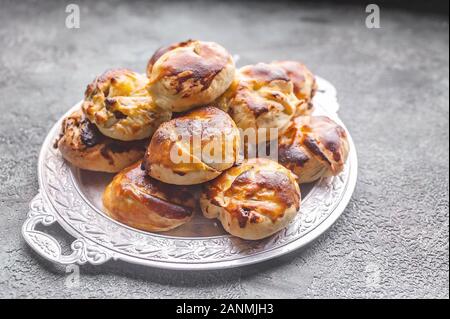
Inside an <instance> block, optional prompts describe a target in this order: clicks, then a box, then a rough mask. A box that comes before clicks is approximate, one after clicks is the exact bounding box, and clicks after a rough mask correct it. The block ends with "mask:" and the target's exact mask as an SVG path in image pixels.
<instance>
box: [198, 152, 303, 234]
mask: <svg viewBox="0 0 450 319" xmlns="http://www.w3.org/2000/svg"><path fill="white" fill-rule="evenodd" d="M270 162H272V161H269V160H267V159H263V158H259V159H251V160H248V161H246V162H244V163H243V164H241V165H240V166H236V167H233V168H231V169H229V170H228V171H226V172H225V173H224V174H222V175H221V176H219V177H218V178H217V179H215V180H214V181H212V182H210V183H209V184H207V185H205V189H204V192H205V194H206V197H207V198H208V199H209V200H211V203H212V204H213V205H216V206H221V207H224V208H225V209H226V211H227V212H228V213H229V214H230V215H232V216H233V217H234V218H236V220H237V221H238V223H239V226H240V227H241V228H244V227H245V225H246V224H247V222H250V223H258V222H260V221H261V217H262V216H265V217H268V218H270V219H271V220H272V222H274V223H275V222H276V221H277V220H278V219H281V218H282V217H283V216H284V212H285V210H286V209H287V208H289V207H292V206H294V207H295V208H296V209H297V210H298V209H299V207H300V193H299V192H298V191H297V188H296V186H295V182H294V181H293V180H292V179H290V178H289V176H288V175H287V174H286V173H289V172H287V171H283V170H279V169H278V170H277V166H279V165H278V164H277V163H275V162H272V163H270ZM229 179H233V181H232V183H231V185H230V187H229V188H228V189H224V185H227V180H229ZM219 196H224V197H227V198H228V200H227V202H226V203H224V202H223V201H222V200H221V199H220V198H219Z"/></svg>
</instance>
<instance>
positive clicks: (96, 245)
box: [22, 77, 357, 270]
mask: <svg viewBox="0 0 450 319" xmlns="http://www.w3.org/2000/svg"><path fill="white" fill-rule="evenodd" d="M318 82H319V89H320V88H322V86H323V87H325V88H327V89H328V90H329V91H328V93H326V92H325V94H323V95H322V96H321V98H322V100H323V99H325V103H328V102H329V103H330V104H332V103H333V102H334V103H335V104H333V105H332V106H331V110H330V109H329V110H328V111H327V112H325V113H326V114H327V115H329V116H331V117H332V118H333V119H335V120H337V121H338V122H339V123H340V124H342V125H343V126H344V128H345V125H344V124H343V123H342V121H340V119H339V118H338V117H337V114H336V113H334V112H335V111H337V108H338V104H337V101H336V91H335V89H334V87H333V86H332V85H331V84H330V83H329V82H327V81H326V80H324V79H322V78H319V77H318ZM325 91H326V90H325ZM323 102H324V101H322V103H323ZM77 105H78V104H77ZM77 105H75V106H74V107H73V108H71V110H69V111H68V112H67V113H66V114H65V115H64V116H67V115H68V114H69V113H70V112H71V111H72V110H73V109H74V108H76V107H77ZM327 107H328V106H327ZM333 108H334V109H333ZM64 116H63V117H62V118H61V119H60V120H58V122H57V123H56V124H55V125H54V126H53V127H52V129H51V130H50V132H49V134H48V135H47V137H46V139H45V141H44V143H43V146H42V149H41V152H40V155H39V163H38V177H39V186H40V193H41V195H40V196H42V197H43V206H44V210H47V211H46V212H47V213H48V214H49V215H53V216H54V220H55V221H57V222H58V223H59V224H60V225H61V226H62V227H63V228H64V229H65V230H66V231H67V232H68V233H69V234H71V235H72V236H74V237H75V238H77V239H76V240H75V242H74V243H73V245H72V246H73V247H72V248H73V250H74V254H73V255H74V257H73V258H72V259H70V258H65V257H66V256H57V258H53V257H51V256H49V254H46V253H45V252H43V251H42V249H41V251H39V250H40V247H39V245H38V244H39V243H37V244H36V243H33V242H32V240H31V239H30V237H31V236H30V234H32V233H33V234H34V235H35V233H36V232H35V230H34V224H33V225H31V226H30V223H31V221H30V220H32V219H33V218H34V219H33V221H34V223H37V222H38V220H37V219H36V214H37V213H36V212H32V211H30V214H29V219H28V220H27V222H26V223H25V224H24V227H23V231H22V232H23V235H24V238H25V239H26V240H27V242H28V243H29V244H30V245H31V246H32V247H33V248H34V249H35V250H37V251H38V253H40V254H41V255H42V256H43V257H44V258H47V259H49V260H52V261H54V262H61V263H64V262H67V263H68V262H78V263H85V262H90V263H93V264H100V263H103V262H105V261H107V260H109V259H120V260H124V261H127V262H131V263H135V264H140V265H146V266H153V267H159V268H166V269H179V270H201V269H220V268H229V267H237V266H243V265H248V264H253V263H257V262H261V261H264V260H268V259H272V258H275V257H278V256H281V255H283V254H286V253H289V252H291V251H293V250H295V249H298V248H300V247H303V246H305V245H307V244H309V243H310V242H311V241H313V240H314V239H315V238H317V237H318V236H320V235H321V234H322V233H323V232H324V231H325V230H327V229H328V228H329V227H330V226H331V225H332V224H333V223H334V222H335V221H336V220H337V218H338V217H339V216H340V215H341V213H342V212H343V211H344V209H345V207H346V206H347V204H348V202H349V200H350V198H351V195H352V193H353V190H354V188H355V185H356V179H357V155H356V149H355V145H354V143H353V140H352V138H351V135H350V134H349V143H350V148H351V151H350V154H349V159H348V161H347V164H346V169H345V171H344V172H343V173H342V174H341V176H338V177H334V178H332V179H330V183H329V184H326V183H327V182H326V181H325V180H322V181H321V182H320V183H321V184H320V185H322V184H323V185H322V186H324V185H325V184H326V187H328V188H333V187H334V182H335V181H336V180H338V179H341V178H344V177H345V181H342V182H343V183H344V186H343V188H344V189H343V190H342V192H341V193H339V194H340V196H339V198H332V203H331V204H332V206H331V207H332V208H331V209H329V210H328V211H327V212H328V214H327V215H326V216H325V217H324V219H323V220H319V222H318V223H317V224H313V227H312V229H310V230H307V231H306V233H305V234H300V230H301V226H302V224H301V223H300V218H297V219H296V220H295V221H294V222H293V224H294V223H295V224H296V225H297V224H298V229H293V230H294V232H295V233H297V232H298V234H299V235H298V234H296V235H294V236H296V237H294V238H293V239H291V240H288V241H287V242H283V241H282V240H283V239H285V238H289V237H287V236H288V235H286V237H285V238H283V236H284V234H286V233H287V232H288V231H289V229H290V228H293V227H294V225H292V227H290V226H288V228H287V229H285V230H283V231H281V232H280V233H278V234H277V235H274V236H273V238H274V239H273V242H274V243H276V242H277V240H278V239H279V238H281V239H280V242H281V244H280V246H274V247H265V246H264V245H268V246H269V244H270V243H271V241H272V237H271V238H269V239H267V240H263V241H259V242H264V243H266V244H261V245H262V246H264V247H263V248H261V249H262V250H260V251H258V248H259V247H258V245H259V242H256V243H255V242H248V241H243V240H240V239H236V238H234V237H232V236H229V235H222V236H220V235H219V236H211V237H201V238H196V237H183V238H180V237H173V236H165V235H164V234H151V233H148V232H143V231H140V230H136V229H133V228H131V227H128V226H125V225H122V224H120V223H118V222H116V221H114V220H112V219H111V218H110V217H108V216H106V215H105V214H102V213H100V214H101V218H106V219H108V220H109V221H108V223H114V225H115V226H114V227H116V228H118V229H119V230H123V231H124V232H130V233H133V234H134V233H139V236H143V237H144V238H145V237H147V238H151V239H152V240H154V238H157V239H158V240H160V241H162V242H163V241H174V243H175V246H174V247H169V248H171V249H172V250H174V251H178V248H181V249H182V248H183V245H181V246H179V247H178V246H177V243H185V242H189V241H191V242H194V243H195V242H197V241H201V242H203V241H207V240H210V241H211V245H212V244H213V242H214V241H216V240H217V241H220V240H224V242H226V241H228V242H229V243H232V244H233V245H234V246H233V247H224V249H231V250H233V249H234V248H235V247H238V246H239V245H247V246H246V247H248V249H249V250H251V249H255V251H254V252H252V253H251V254H250V255H247V254H245V253H240V252H241V251H239V253H235V255H232V253H230V256H231V257H230V256H228V257H226V258H227V259H225V260H221V258H220V257H219V258H218V259H216V260H214V259H212V260H208V259H207V258H210V257H211V256H212V255H216V254H219V255H220V253H214V254H211V255H208V256H206V260H202V259H203V257H202V256H200V260H189V259H183V256H181V257H179V256H178V257H177V256H175V257H171V256H170V255H168V257H167V256H163V257H161V256H159V259H155V258H150V257H148V256H136V254H132V253H129V252H125V251H119V250H117V248H115V249H114V248H111V246H108V245H107V244H105V243H103V242H101V241H100V240H99V239H98V238H94V237H93V236H87V235H86V233H83V232H82V231H80V229H77V228H76V227H75V226H74V222H73V221H70V220H67V219H66V218H65V216H64V211H60V210H61V208H58V207H56V202H55V201H52V196H51V194H49V190H48V189H47V187H48V185H46V181H45V180H44V172H45V169H46V167H47V166H46V165H45V162H46V159H47V157H48V153H49V152H51V150H50V149H49V148H50V147H52V144H53V138H54V137H55V134H57V133H58V132H57V131H58V130H59V126H60V123H61V121H62V119H63V118H64ZM346 130H347V129H346ZM347 132H348V130H347ZM53 152H55V151H53ZM55 156H57V155H55ZM61 160H62V159H61ZM61 165H62V166H63V169H65V170H66V173H67V170H68V172H69V173H68V174H69V175H70V176H69V178H70V180H71V183H72V186H73V188H74V190H75V191H76V193H77V194H78V196H79V197H80V198H81V199H82V200H83V201H84V204H85V205H87V206H89V207H90V208H91V210H94V211H96V210H95V209H93V207H94V206H93V205H92V204H91V203H88V202H87V201H86V198H85V197H84V196H83V194H82V193H81V192H80V191H79V189H78V185H76V183H75V182H74V180H73V176H72V169H71V168H70V165H68V164H66V163H62V164H61ZM48 169H49V168H48V167H47V170H48ZM66 177H67V176H66ZM317 185H319V183H318V184H317ZM320 185H319V186H320ZM319 186H317V187H316V186H315V187H314V188H313V189H312V191H311V193H313V192H317V191H322V192H323V190H322V189H318V187H319ZM69 188H70V187H69ZM327 194H328V193H325V194H322V195H327ZM308 195H309V194H308ZM308 197H309V196H308ZM37 200H39V198H38V199H37ZM53 200H55V199H54V198H53ZM305 200H306V198H305ZM305 202H306V201H305ZM305 202H304V204H305ZM81 204H83V203H81ZM303 206H305V205H303ZM48 210H50V211H51V212H49V211H48ZM302 213H304V212H302ZM80 214H81V212H80ZM95 214H96V215H99V213H98V212H95ZM306 215H307V214H306ZM45 216H47V215H45ZM302 217H303V216H302ZM319 217H322V216H319ZM96 218H98V216H96ZM305 218H307V216H306V217H305ZM315 218H317V216H315ZM41 222H42V221H41ZM52 222H53V221H52ZM42 223H43V224H44V225H45V223H44V222H42ZM50 223H51V222H49V223H48V224H50ZM26 226H27V227H26ZM82 226H83V227H85V226H86V225H83V224H82ZM114 227H113V228H114ZM41 234H42V233H41ZM105 235H107V236H109V237H110V238H109V239H110V241H111V242H112V240H113V239H112V236H113V234H105ZM290 236H291V235H290ZM224 238H226V240H225V239H224ZM46 240H47V239H46ZM234 241H236V242H237V244H236V245H235V244H234ZM150 242H151V241H150ZM129 246H133V244H129ZM194 246H195V245H194ZM151 247H153V246H151ZM219 247H220V246H219ZM188 248H189V246H188ZM201 248H204V250H207V249H208V248H207V247H200V252H201V251H202V249H201ZM238 248H239V247H238ZM56 250H57V249H56ZM159 250H161V249H159ZM187 250H188V252H187V254H189V253H191V254H194V253H195V252H189V249H187ZM92 251H94V252H98V253H99V254H101V255H102V256H103V257H102V258H99V259H97V260H96V259H95V258H93V257H92V256H95V254H93V253H92ZM224 251H225V250H224ZM242 251H243V252H245V247H244V249H243V250H242ZM75 252H76V253H77V254H75ZM219 252H220V251H219ZM89 256H91V257H92V258H89ZM64 258H65V259H64ZM164 258H167V259H166V260H164ZM177 258H178V260H177ZM97 261H98V262H97Z"/></svg>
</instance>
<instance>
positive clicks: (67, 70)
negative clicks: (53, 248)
mask: <svg viewBox="0 0 450 319" xmlns="http://www.w3.org/2000/svg"><path fill="white" fill-rule="evenodd" d="M72 2H76V3H79V4H80V7H81V28H80V29H72V30H69V29H66V28H65V27H64V22H65V17H66V14H65V12H64V10H65V4H64V3H58V2H45V1H39V2H38V1H34V2H28V3H27V2H22V1H21V3H20V4H19V3H17V1H6V2H5V1H0V21H1V27H0V48H1V49H0V243H1V246H0V297H162V298H164V297H188V298H190V297H211V296H214V297H268V298H271V297H339V298H344V297H400V298H412V297H430V298H433V297H446V298H448V296H449V251H448V249H449V246H448V240H449V233H448V227H449V215H448V212H449V189H448V187H449V177H448V173H449V163H448V161H449V128H448V125H449V118H448V117H449V57H448V51H449V24H448V13H447V15H445V14H444V15H442V14H437V13H433V12H431V11H433V10H431V11H430V6H429V7H428V10H420V8H419V10H402V9H396V8H394V7H391V8H385V7H384V6H383V5H382V7H381V29H378V30H375V29H367V28H366V27H365V24H364V20H365V16H366V14H365V11H364V6H362V5H360V4H347V5H339V6H331V5H329V4H326V3H321V4H315V5H313V4H295V3H280V2H279V1H276V2H275V3H273V4H271V3H270V2H264V3H259V4H258V3H255V2H245V4H240V3H238V2H232V3H231V4H220V3H211V2H198V1H189V2H188V3H186V4H184V3H177V2H170V3H167V4H164V3H162V2H161V3H159V2H153V3H151V4H149V3H143V2H131V3H128V4H125V3H118V2H104V1H100V2H96V3H84V2H79V1H72ZM447 6H448V4H447ZM416 9H417V8H416ZM187 38H199V39H205V40H213V41H217V42H219V43H221V44H222V45H224V46H225V47H226V48H228V49H229V51H230V52H232V53H239V54H240V56H241V61H240V65H243V64H245V63H254V62H258V61H271V60H273V59H298V60H302V61H304V62H305V63H306V64H307V65H309V66H310V68H311V69H312V70H313V71H314V72H315V73H317V74H320V75H321V76H323V77H325V78H326V79H328V80H330V81H331V82H332V83H334V84H335V85H336V87H337V89H338V94H339V99H340V103H341V111H340V114H341V117H342V119H343V120H344V121H345V123H346V125H347V126H348V128H349V129H350V131H351V133H352V135H353V138H354V140H355V143H356V145H357V148H358V155H359V163H360V170H359V181H358V185H357V187H356V191H355V193H354V196H353V199H352V200H351V202H350V204H349V206H348V208H347V209H346V211H345V212H344V213H343V215H342V217H341V218H340V219H339V220H338V222H337V223H336V224H335V225H334V226H333V227H332V228H331V229H330V230H329V231H328V232H327V233H326V234H325V235H323V236H321V237H320V238H319V239H318V240H317V241H315V242H314V243H313V244H311V245H310V246H309V247H307V248H305V249H303V250H300V251H296V252H294V253H292V254H290V255H288V256H285V257H282V258H279V259H277V260H272V261H269V262H266V263H263V264H259V265H254V266H249V267H245V268H240V269H230V270H222V271H211V272H195V273H188V272H172V271H162V270H157V269H148V268H143V267H137V266H130V265H127V264H123V263H114V262H111V263H108V264H106V265H104V266H100V267H91V266H83V267H82V268H81V275H82V276H81V279H80V287H79V288H71V289H69V288H67V287H66V286H65V284H64V283H65V279H66V274H65V270H64V269H63V268H60V267H59V266H55V265H51V264H49V263H47V262H45V261H44V260H42V259H41V258H39V257H38V256H37V255H36V254H34V253H33V252H32V251H31V249H29V248H28V247H27V246H26V244H25V243H24V241H23V240H22V238H21V236H20V227H21V225H22V223H23V221H24V219H25V216H26V213H27V206H28V202H29V201H30V199H31V198H32V197H33V196H34V195H35V194H36V192H37V191H38V185H37V178H36V162H37V156H38V151H39V148H40V145H41V143H42V141H43V139H44V137H45V135H46V133H47V131H48V130H49V128H50V127H51V126H52V124H53V123H54V122H55V121H56V120H57V119H58V118H59V117H60V116H61V115H62V114H63V113H64V112H65V111H66V110H67V109H68V108H69V107H70V106H71V105H72V104H73V103H74V102H76V101H78V100H80V98H81V97H82V94H83V91H84V89H85V86H86V84H87V83H88V82H90V81H91V80H92V79H93V78H94V76H95V75H97V74H99V73H101V72H102V71H104V70H105V69H107V68H111V67H117V66H124V67H129V68H132V69H135V70H138V71H144V68H145V65H146V62H147V59H148V58H149V56H150V55H151V54H152V52H153V51H154V50H155V49H156V48H157V47H159V46H160V45H163V44H167V43H170V42H172V41H178V40H183V39H187ZM55 232H56V233H58V230H57V229H56V230H55Z"/></svg>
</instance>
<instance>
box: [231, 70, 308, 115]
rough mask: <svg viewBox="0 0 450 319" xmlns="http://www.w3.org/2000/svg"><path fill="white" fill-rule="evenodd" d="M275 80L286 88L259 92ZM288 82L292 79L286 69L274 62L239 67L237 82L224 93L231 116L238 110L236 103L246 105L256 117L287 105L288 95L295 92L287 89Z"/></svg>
mask: <svg viewBox="0 0 450 319" xmlns="http://www.w3.org/2000/svg"><path fill="white" fill-rule="evenodd" d="M275 81H278V82H281V83H283V82H284V84H283V85H282V87H283V86H284V88H283V89H281V91H280V93H278V92H276V91H275V90H273V91H272V92H271V94H268V93H266V94H265V95H264V96H262V95H260V94H258V91H259V89H260V88H262V87H264V86H267V85H270V84H271V83H272V82H275ZM288 82H290V79H289V77H288V75H287V73H286V71H285V70H284V69H283V68H281V67H279V66H276V65H273V64H267V63H257V64H254V65H247V66H244V67H242V68H241V69H239V75H238V77H237V80H236V83H235V84H234V85H232V86H231V87H230V90H229V92H227V93H225V95H224V97H225V98H226V99H227V100H228V102H226V103H227V104H230V105H231V107H230V110H229V112H230V114H231V116H232V117H233V116H235V112H237V110H235V107H234V105H245V107H246V108H247V109H248V110H249V111H250V112H251V114H252V115H253V116H254V117H255V118H258V117H259V116H261V115H263V114H264V113H268V112H270V111H271V110H272V109H273V108H277V107H280V106H281V105H282V106H283V107H285V106H287V104H288V101H287V97H286V95H288V94H290V93H293V92H290V90H287V87H286V86H285V85H286V84H287V83H288ZM285 94H286V95H285ZM298 102H300V101H298ZM292 107H295V105H292Z"/></svg>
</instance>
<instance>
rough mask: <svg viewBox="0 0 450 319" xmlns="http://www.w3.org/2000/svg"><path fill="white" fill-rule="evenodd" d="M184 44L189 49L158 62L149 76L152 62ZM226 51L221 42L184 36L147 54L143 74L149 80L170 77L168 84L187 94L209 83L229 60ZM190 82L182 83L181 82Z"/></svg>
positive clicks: (154, 80)
mask: <svg viewBox="0 0 450 319" xmlns="http://www.w3.org/2000/svg"><path fill="white" fill-rule="evenodd" d="M178 48H188V49H190V50H183V51H179V52H178V54H173V55H171V56H170V57H168V58H167V59H166V60H165V61H163V62H162V67H161V69H160V73H159V74H158V75H157V76H153V74H152V71H153V66H154V65H155V63H156V62H157V61H158V60H159V59H160V58H161V57H162V56H164V55H165V54H166V53H167V52H169V51H172V50H175V49H178ZM230 61H232V60H231V56H230V54H229V53H228V52H227V51H226V50H225V49H224V48H222V47H221V46H219V45H217V44H215V43H212V42H202V41H196V40H188V41H185V42H179V43H175V44H172V45H170V46H168V47H165V48H161V49H159V50H157V51H156V53H155V54H154V55H153V56H152V57H151V58H150V60H149V62H148V65H147V75H148V77H149V78H151V83H155V82H156V81H158V80H160V79H161V78H167V79H170V86H171V87H172V88H173V89H174V90H175V92H176V93H177V94H178V93H180V92H182V91H183V92H185V93H183V97H185V98H186V97H189V96H190V94H192V93H193V92H194V91H195V90H193V88H194V87H196V88H200V91H204V90H206V89H208V88H209V87H210V86H211V83H212V81H213V80H214V78H215V77H216V75H217V74H219V73H220V72H221V71H222V70H223V69H225V67H226V66H227V65H228V64H229V63H230ZM188 81H189V82H188ZM187 82H188V83H190V84H189V87H186V85H185V83H187Z"/></svg>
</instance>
